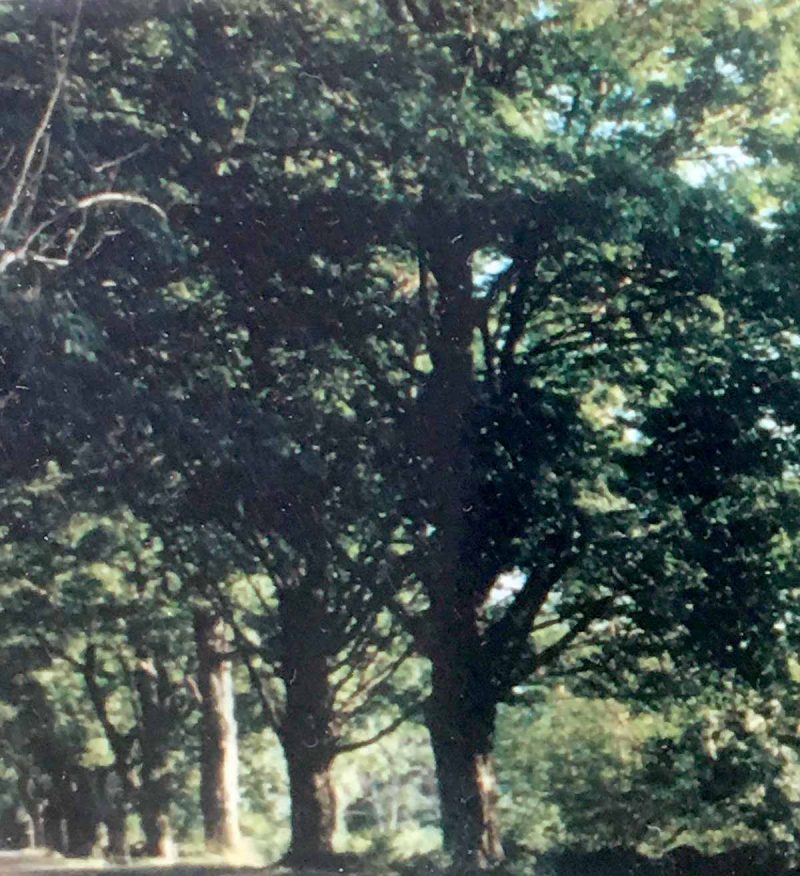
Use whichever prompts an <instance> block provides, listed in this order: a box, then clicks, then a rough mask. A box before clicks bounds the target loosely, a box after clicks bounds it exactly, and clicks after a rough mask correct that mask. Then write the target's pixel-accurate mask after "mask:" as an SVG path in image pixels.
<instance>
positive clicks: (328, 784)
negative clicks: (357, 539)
mask: <svg viewBox="0 0 800 876" xmlns="http://www.w3.org/2000/svg"><path fill="white" fill-rule="evenodd" d="M279 599H280V602H279V611H280V614H281V628H282V634H283V662H282V667H281V668H282V676H283V680H284V684H285V687H286V709H285V713H284V718H283V721H282V724H281V728H280V733H279V736H280V741H281V745H282V747H283V752H284V756H285V758H286V766H287V772H288V776H289V795H290V799H291V828H292V837H291V844H290V847H289V852H288V854H287V855H286V861H287V862H290V863H291V864H293V865H313V864H325V863H326V862H328V861H330V860H331V858H332V857H333V855H334V849H333V836H334V833H335V830H336V817H337V801H336V791H335V788H334V784H333V778H332V772H331V767H332V764H333V759H334V757H335V752H336V736H335V732H334V712H333V692H332V690H331V685H330V678H329V674H328V673H329V668H328V662H327V656H326V651H325V647H324V643H323V640H322V639H323V635H324V632H323V631H324V628H325V627H324V624H325V603H324V598H323V594H322V593H321V591H320V590H319V589H318V588H317V586H316V585H312V584H311V582H310V581H309V579H308V577H307V576H306V575H305V574H304V573H302V572H298V573H297V575H296V576H295V577H294V578H293V580H289V581H287V582H286V586H284V587H282V588H281V590H280V594H279Z"/></svg>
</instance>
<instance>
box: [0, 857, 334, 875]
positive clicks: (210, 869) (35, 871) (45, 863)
mask: <svg viewBox="0 0 800 876" xmlns="http://www.w3.org/2000/svg"><path fill="white" fill-rule="evenodd" d="M268 872H269V876H283V874H282V873H281V871H280V870H272V869H271V870H269V871H266V870H264V869H263V868H256V867H226V866H224V865H222V864H220V865H219V866H215V865H199V864H197V865H192V864H185V865H184V864H176V865H174V866H155V865H149V866H148V865H144V866H142V865H131V866H126V867H110V866H105V867H103V866H100V867H98V866H97V864H96V863H95V862H79V861H69V862H65V861H63V860H61V859H58V858H52V857H48V856H47V855H37V854H31V853H22V854H20V853H19V852H0V876H111V874H114V876H117V874H119V876H158V874H164V876H166V874H169V876H245V874H246V876H267V873H268ZM285 872H286V871H284V873H285ZM307 876H329V874H323V873H318V874H312V873H309V874H307ZM331 876H333V874H331Z"/></svg>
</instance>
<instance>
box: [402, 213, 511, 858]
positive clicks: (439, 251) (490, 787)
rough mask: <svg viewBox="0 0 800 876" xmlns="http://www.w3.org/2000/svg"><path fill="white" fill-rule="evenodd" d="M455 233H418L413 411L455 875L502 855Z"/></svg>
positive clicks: (493, 699) (469, 362) (460, 252)
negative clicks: (420, 378)
mask: <svg viewBox="0 0 800 876" xmlns="http://www.w3.org/2000/svg"><path fill="white" fill-rule="evenodd" d="M458 227H459V219H458V218H457V217H453V221H451V222H450V223H439V224H437V223H436V222H435V221H432V222H431V225H430V227H429V228H428V229H427V231H426V239H427V240H428V241H429V245H430V250H429V252H430V266H431V269H432V272H433V274H434V276H435V278H436V281H437V285H438V290H439V302H438V304H437V312H438V316H439V322H440V325H439V331H438V333H437V336H436V337H435V338H434V339H433V340H432V342H431V346H430V352H431V358H432V361H433V365H434V372H433V375H432V379H431V381H430V384H429V386H428V388H427V393H428V395H427V399H423V401H422V403H421V406H420V411H419V412H420V414H421V416H422V418H423V420H424V427H423V428H421V429H420V431H421V432H422V433H424V434H425V438H424V439H423V441H425V442H427V446H425V444H424V443H423V444H422V449H423V452H424V453H425V455H427V456H429V457H430V459H431V462H432V464H431V467H430V484H429V486H430V495H431V497H432V498H433V503H432V505H431V509H430V512H429V513H430V520H431V522H432V523H433V525H434V528H435V529H434V531H435V536H434V539H433V541H432V548H433V560H434V570H435V571H433V572H432V575H431V578H430V579H429V581H428V582H427V589H428V594H429V597H430V609H429V614H428V619H429V621H430V624H429V631H430V634H429V636H428V639H427V641H423V642H422V643H421V644H422V649H421V650H423V651H424V652H425V653H427V656H428V657H429V658H430V661H431V670H432V677H431V695H430V698H429V701H428V705H427V724H428V731H429V733H430V737H431V743H432V748H433V754H434V759H435V763H436V774H437V783H438V788H439V796H440V805H441V821H442V834H443V838H444V844H445V848H446V850H447V851H448V852H449V853H450V855H451V857H452V859H453V865H454V868H455V869H456V871H457V872H459V873H462V872H468V871H471V870H476V869H483V868H485V867H489V866H493V865H494V864H497V863H499V862H500V861H502V859H503V848H502V844H501V841H500V833H499V828H498V822H497V805H496V804H497V787H496V781H495V776H494V767H493V761H492V745H493V733H494V723H495V714H496V707H497V696H496V693H495V691H494V690H493V688H492V685H491V679H490V675H489V672H488V667H487V666H486V665H485V662H486V661H485V657H484V650H483V645H484V640H483V634H484V626H485V623H484V621H485V618H484V616H483V609H484V602H485V599H486V595H487V591H486V582H485V581H483V580H480V574H481V573H480V571H478V570H476V569H475V562H474V560H475V557H474V541H475V532H474V531H473V527H472V524H471V519H470V513H471V509H473V508H474V507H475V506H476V504H477V503H478V502H479V501H480V499H479V497H478V494H477V485H476V483H475V480H474V460H473V459H472V456H471V452H470V445H469V441H468V439H467V437H466V435H465V432H466V431H467V430H468V429H469V427H470V421H471V413H472V403H473V395H474V391H475V375H474V365H473V353H472V341H473V334H474V332H475V330H476V328H477V322H476V313H477V311H476V309H475V306H474V301H473V288H472V287H473V283H472V271H471V268H470V264H469V259H470V254H471V249H472V244H471V242H470V234H469V230H468V229H464V231H465V233H463V234H462V233H452V234H451V233H449V232H451V231H454V230H456V229H457V228H458ZM448 229H449V231H448ZM442 235H444V236H442Z"/></svg>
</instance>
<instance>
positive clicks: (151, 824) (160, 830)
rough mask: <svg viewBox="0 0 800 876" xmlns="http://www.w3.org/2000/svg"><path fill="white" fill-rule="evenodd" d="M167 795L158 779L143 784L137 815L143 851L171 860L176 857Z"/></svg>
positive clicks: (148, 854) (148, 855) (149, 854)
mask: <svg viewBox="0 0 800 876" xmlns="http://www.w3.org/2000/svg"><path fill="white" fill-rule="evenodd" d="M168 800H169V797H168V796H167V794H166V789H164V788H163V786H162V783H161V782H159V781H158V780H152V781H148V782H147V783H146V784H144V785H143V787H142V790H141V794H140V799H139V816H140V818H141V820H142V832H143V833H144V853H145V855H146V856H147V857H148V858H161V859H162V860H166V861H172V860H174V859H175V858H176V857H177V854H176V849H175V843H174V841H173V838H172V827H171V825H170V821H169V802H168Z"/></svg>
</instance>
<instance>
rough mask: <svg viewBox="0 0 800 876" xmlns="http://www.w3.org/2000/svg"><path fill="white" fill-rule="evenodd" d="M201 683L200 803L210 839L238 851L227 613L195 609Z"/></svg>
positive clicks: (222, 848)
mask: <svg viewBox="0 0 800 876" xmlns="http://www.w3.org/2000/svg"><path fill="white" fill-rule="evenodd" d="M195 641H196V644H197V658H198V687H199V688H200V696H201V699H202V703H201V709H202V752H201V761H200V773H201V777H200V805H201V809H202V812H203V828H204V832H205V839H206V845H207V846H208V848H209V849H211V850H213V851H221V852H225V851H234V850H235V849H236V848H237V847H238V846H239V845H240V843H241V834H240V831H239V753H238V740H237V730H236V717H235V712H234V691H233V672H232V668H231V663H230V660H228V659H227V658H226V657H225V653H226V651H227V649H228V645H227V641H226V637H225V627H224V622H223V620H222V618H220V617H218V616H215V615H214V614H211V613H208V612H200V611H198V612H197V613H196V614H195Z"/></svg>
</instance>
